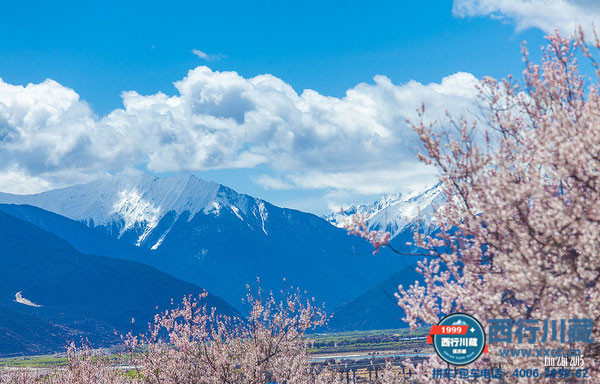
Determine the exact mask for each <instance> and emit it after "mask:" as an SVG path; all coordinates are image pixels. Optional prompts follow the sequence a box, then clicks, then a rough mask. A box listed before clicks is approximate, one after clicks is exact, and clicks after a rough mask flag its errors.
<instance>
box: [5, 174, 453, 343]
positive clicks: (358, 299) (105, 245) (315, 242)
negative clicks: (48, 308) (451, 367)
mask: <svg viewBox="0 0 600 384" xmlns="http://www.w3.org/2000/svg"><path fill="white" fill-rule="evenodd" d="M440 199H441V197H440V194H439V188H438V187H434V188H431V189H428V190H425V191H424V192H423V193H420V194H414V195H407V196H403V195H400V194H397V195H391V196H385V197H384V198H382V200H380V201H378V202H376V203H374V204H371V205H364V206H355V207H352V208H351V209H349V210H346V211H345V212H344V213H343V214H335V215H331V216H328V217H326V218H322V217H318V216H316V215H313V214H309V213H305V212H301V211H297V210H293V209H287V208H280V207H277V206H274V205H272V204H270V203H268V202H266V201H264V200H261V199H257V198H254V197H252V196H249V195H245V194H240V193H237V192H236V191H234V190H232V189H230V188H228V187H226V186H223V185H220V184H217V183H214V182H210V181H204V180H201V179H198V178H196V177H194V176H187V177H171V178H165V179H159V178H156V177H152V176H134V177H110V178H107V179H102V180H98V181H95V182H92V183H88V184H81V185H76V186H72V187H67V188H63V189H57V190H52V191H48V192H44V193H40V194H34V195H13V194H5V193H0V203H1V204H0V211H2V212H5V213H6V214H7V215H6V216H8V215H10V217H12V218H13V219H14V220H19V221H24V222H27V223H28V224H29V225H31V226H33V227H34V228H36V230H39V231H42V232H44V233H48V234H51V235H52V236H54V237H56V238H57V239H59V240H60V241H63V242H64V244H66V245H68V246H69V247H71V249H72V251H73V252H76V253H77V254H79V255H101V256H102V257H104V258H106V259H107V260H112V262H113V263H117V262H118V263H132V264H135V265H142V264H144V267H145V268H149V270H152V271H155V272H157V273H166V274H168V275H165V276H168V277H169V278H170V279H172V280H173V281H177V282H179V283H180V284H189V285H188V286H187V290H189V291H190V292H199V291H200V289H201V288H199V287H202V289H207V290H208V291H209V292H210V293H212V294H215V295H217V296H218V297H223V298H224V299H225V300H226V301H227V302H228V303H230V304H231V305H232V306H233V307H235V308H236V309H237V310H239V311H243V310H244V307H243V305H242V304H241V303H242V302H241V299H242V298H243V297H244V296H245V293H246V284H251V285H256V280H257V278H258V277H259V278H260V285H261V287H262V288H263V289H266V290H273V291H278V290H280V289H281V288H283V287H284V286H290V285H292V286H299V287H300V288H302V289H306V290H307V292H308V293H309V294H310V295H311V296H314V297H315V298H316V301H317V302H319V303H320V302H323V303H325V306H326V309H327V310H328V311H329V312H330V313H331V312H333V313H334V317H333V319H332V321H331V327H330V329H333V330H342V329H343V330H347V329H368V328H372V327H376V328H378V327H391V328H397V327H401V326H405V324H404V323H403V322H402V320H401V319H402V317H403V314H402V311H401V310H400V309H399V307H397V306H396V305H395V304H394V302H393V300H390V294H391V292H394V291H395V290H396V287H397V284H396V283H397V282H399V281H401V282H402V283H403V284H405V285H406V284H410V283H412V282H413V281H414V280H415V278H416V277H418V276H416V275H415V274H414V266H415V263H416V260H417V257H410V256H404V257H403V256H398V255H396V254H394V253H393V252H391V251H389V250H387V249H383V250H382V251H381V252H379V253H378V254H377V255H373V254H372V248H371V246H370V245H369V244H368V243H366V242H365V241H364V240H362V239H360V238H358V237H355V236H348V234H347V233H346V231H345V230H343V229H341V228H338V226H339V225H341V223H342V221H343V220H344V218H346V217H347V216H348V215H349V214H351V213H352V212H358V213H363V214H365V215H367V217H368V223H369V226H370V227H371V228H375V229H382V230H388V231H390V232H392V233H393V235H394V239H393V240H392V242H393V244H394V247H395V248H399V249H402V250H403V251H404V252H417V250H416V249H415V248H414V247H409V246H406V245H405V243H406V241H410V240H411V239H412V233H413V231H414V230H420V229H419V228H422V226H421V224H419V223H418V222H417V221H416V218H417V216H418V214H419V212H420V214H421V215H423V214H425V218H426V220H428V219H427V218H428V217H430V215H429V214H430V212H431V211H432V210H433V209H434V207H435V206H436V204H438V203H439V202H440V201H441V200H440ZM332 224H333V225H332ZM37 243H38V241H37V238H36V237H35V236H32V237H30V244H27V243H23V244H21V246H22V247H25V248H26V247H27V246H34V247H38V249H40V248H39V244H37ZM13 253H14V252H13ZM90 257H91V256H90ZM95 257H98V256H95ZM62 262H63V261H61V260H57V261H56V263H57V264H56V265H57V267H56V268H57V269H60V267H59V266H60V264H61V263H62ZM127 265H129V264H127ZM90 268H92V267H90ZM157 270H160V271H161V272H158V271H157ZM394 271H397V272H396V273H394ZM71 272H73V273H75V271H71ZM65 273H67V274H68V273H70V272H69V271H68V269H67V270H66V271H65ZM77 273H80V271H79V270H78V271H77ZM148 273H149V272H148ZM169 275H170V276H169ZM171 276H172V277H171ZM112 278H113V277H108V276H107V279H112ZM284 279H285V281H284ZM184 281H185V282H186V283H184ZM135 284H137V286H136V288H134V287H131V288H130V289H131V290H134V291H136V292H138V294H141V293H142V292H145V293H146V294H152V292H154V291H155V290H158V291H160V287H158V286H156V285H151V284H146V283H145V282H144V281H143V280H136V281H135ZM172 284H175V283H172ZM178 287H179V288H178V289H181V290H182V291H185V289H184V287H185V286H184V285H181V286H178ZM382 287H385V289H382ZM123 289H128V288H126V287H123ZM15 290H17V291H15ZM12 291H15V292H12ZM18 291H22V295H23V297H24V298H26V299H27V300H30V301H31V302H32V303H37V302H36V300H38V301H40V302H44V300H41V299H40V298H39V297H37V296H35V295H32V293H31V292H29V291H26V290H24V288H19V287H18V286H17V285H14V286H11V288H10V290H9V291H7V292H6V295H7V296H6V297H5V299H6V298H8V299H10V300H13V299H14V295H15V294H16V293H17V292H18ZM167 292H178V293H179V292H180V291H179V290H177V289H174V288H173V289H170V290H166V291H165V292H164V293H165V295H166V293H167ZM177 296H181V294H178V295H175V297H177ZM165 297H166V296H165ZM171 297H173V296H171ZM218 297H215V296H211V298H214V300H216V301H218V300H220V299H219V298H218ZM131 299H134V298H133V297H132V298H131ZM125 301H129V299H128V300H125ZM216 301H215V302H216ZM11 302H12V303H13V304H11V305H14V302H13V301H11ZM142 302H143V300H142ZM219 303H220V304H219V305H220V306H221V307H222V308H223V309H222V310H223V311H224V312H232V311H235V310H233V309H231V307H229V306H228V305H227V304H225V303H224V302H223V303H221V302H219ZM17 304H20V303H17ZM97 304H98V307H99V308H101V307H102V306H103V305H105V303H97ZM42 305H43V304H42ZM17 307H18V308H21V307H28V308H27V310H32V308H37V307H30V306H27V305H25V304H20V306H17ZM40 308H44V307H40ZM126 308H127V305H126V304H124V307H123V310H125V309H126ZM149 308H150V309H151V310H152V311H154V309H155V305H152V306H149ZM38 310H40V309H38ZM377 317H379V320H378V319H377ZM384 318H385V319H384ZM57 319H58V317H57V318H54V319H53V320H52V321H50V323H51V324H54V323H53V322H56V321H58V320H57ZM129 320H130V318H129ZM98 321H99V322H100V323H102V322H103V324H104V323H106V322H104V320H102V319H100V320H98ZM0 326H1V324H0ZM111 326H112V327H113V328H114V327H115V325H111ZM106 328H107V329H108V328H110V326H107V327H106ZM59 338H60V337H59ZM104 341H106V340H104Z"/></svg>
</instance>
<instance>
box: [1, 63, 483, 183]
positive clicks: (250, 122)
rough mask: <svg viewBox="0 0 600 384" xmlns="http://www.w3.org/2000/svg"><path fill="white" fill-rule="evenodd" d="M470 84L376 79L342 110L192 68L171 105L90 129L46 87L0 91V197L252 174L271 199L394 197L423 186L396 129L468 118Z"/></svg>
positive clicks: (140, 99)
mask: <svg viewBox="0 0 600 384" xmlns="http://www.w3.org/2000/svg"><path fill="white" fill-rule="evenodd" d="M476 83H477V79H475V77H473V76H472V75H471V74H468V73H456V74H453V75H450V76H448V77H445V78H444V79H442V81H441V82H440V83H431V84H421V83H418V82H416V81H410V82H408V83H405V84H401V85H397V84H393V83H392V82H391V80H390V79H388V78H387V77H385V76H376V77H375V78H374V83H369V84H368V83H361V84H358V85H356V86H355V87H353V88H351V89H349V90H348V91H347V92H346V95H345V96H344V97H341V98H337V97H329V96H324V95H321V94H319V93H318V92H316V91H313V90H304V91H303V92H302V93H300V94H298V93H297V92H296V91H295V90H294V89H293V88H292V87H291V86H290V85H289V84H287V83H285V82H284V81H283V80H281V79H279V78H276V77H274V76H272V75H260V76H256V77H253V78H244V77H242V76H240V75H239V74H237V73H235V72H217V71H212V70H211V69H209V68H208V67H197V68H195V69H193V70H191V71H190V72H189V73H188V74H187V76H186V77H185V78H183V79H182V80H180V81H178V82H176V83H175V87H176V88H177V90H178V95H175V96H167V95H165V94H163V93H160V92H159V93H156V94H152V95H140V94H138V93H137V92H135V91H131V92H124V93H123V95H122V98H123V108H119V109H116V110H114V111H112V112H111V113H110V114H108V115H107V116H105V117H98V116H97V115H96V114H95V113H94V112H93V111H92V110H91V108H90V107H89V105H88V104H87V103H86V102H85V101H82V100H81V99H80V98H79V96H78V94H77V93H76V92H75V91H74V90H72V89H69V88H67V87H64V86H62V85H60V84H59V83H57V82H55V81H52V80H47V81H45V82H43V83H40V84H29V85H27V86H18V85H11V84H8V83H6V82H3V81H2V80H0V190H5V191H13V192H37V191H39V190H43V189H48V188H52V187H59V186H64V185H69V184H73V183H76V182H84V181H88V180H92V179H95V178H98V177H102V176H105V175H107V174H108V173H121V172H139V169H147V170H148V171H150V172H154V173H162V172H179V171H183V172H189V171H199V170H207V169H223V168H230V169H231V168H252V167H255V166H257V165H260V164H263V165H264V166H266V167H267V168H268V169H271V171H272V172H273V173H272V175H270V176H268V175H263V176H261V177H259V178H258V179H257V180H256V182H257V183H258V184H260V185H262V186H264V187H265V188H274V189H286V188H287V189H298V188H301V189H327V190H337V191H344V190H346V191H352V192H354V193H361V194H362V193H365V194H366V193H383V192H393V191H394V190H396V189H397V188H398V187H400V186H406V185H411V184H415V183H424V180H426V179H427V180H431V177H432V171H431V170H430V169H428V168H426V167H424V166H422V165H421V164H420V163H419V162H418V161H417V159H416V155H415V154H416V150H415V147H416V145H417V141H418V140H417V137H416V135H415V134H414V132H413V131H412V130H411V129H410V127H408V125H407V123H406V121H405V120H406V119H407V118H415V116H416V112H415V111H416V109H417V108H418V107H419V106H420V105H421V102H424V103H425V105H426V106H427V108H428V116H429V117H431V118H438V117H439V118H443V116H444V113H445V111H446V110H449V111H451V112H452V113H455V114H460V113H463V112H465V111H468V110H469V109H470V108H472V107H473V103H474V100H475V94H476V91H475V85H476Z"/></svg>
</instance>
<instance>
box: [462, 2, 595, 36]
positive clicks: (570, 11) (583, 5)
mask: <svg viewBox="0 0 600 384" xmlns="http://www.w3.org/2000/svg"><path fill="white" fill-rule="evenodd" d="M452 12H453V14H454V15H455V16H458V17H475V16H489V17H492V18H496V19H501V20H512V21H513V22H514V23H515V25H516V28H517V30H523V29H527V28H538V29H541V30H542V31H544V32H547V33H552V32H554V31H555V30H556V29H559V30H560V31H561V32H563V33H566V34H573V33H574V32H575V31H576V30H577V28H578V26H580V25H581V27H582V28H583V29H584V31H585V32H586V33H587V36H588V37H593V33H592V32H593V25H595V26H597V27H598V26H600V3H599V2H597V1H596V0H571V1H567V0H454V5H453V9H452Z"/></svg>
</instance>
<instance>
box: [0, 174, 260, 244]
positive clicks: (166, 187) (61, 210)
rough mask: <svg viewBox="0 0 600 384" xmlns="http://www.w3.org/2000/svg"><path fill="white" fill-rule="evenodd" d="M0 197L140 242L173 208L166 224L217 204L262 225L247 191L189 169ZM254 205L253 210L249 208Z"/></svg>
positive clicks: (214, 209)
mask: <svg viewBox="0 0 600 384" xmlns="http://www.w3.org/2000/svg"><path fill="white" fill-rule="evenodd" d="M0 203H8V204H29V205H33V206H37V207H39V208H42V209H45V210H48V211H51V212H55V213H58V214H60V215H63V216H66V217H68V218H70V219H73V220H78V221H83V222H85V223H87V224H88V225H90V226H102V227H106V228H107V230H108V231H109V232H111V233H113V235H116V236H117V237H122V236H123V235H124V234H125V233H128V232H132V231H133V232H134V233H135V239H134V243H135V244H136V245H138V246H140V245H143V244H144V242H145V241H146V240H147V239H149V237H151V236H150V234H153V232H154V231H155V230H156V229H157V228H158V227H159V224H160V223H161V221H162V220H163V218H165V215H167V214H168V213H174V219H172V220H171V224H170V225H172V223H174V222H175V221H176V219H177V218H178V217H179V216H181V215H182V214H183V213H184V212H187V213H189V216H188V221H191V220H192V219H193V218H194V216H195V215H197V214H198V213H202V214H205V215H209V214H210V215H217V216H218V215H220V214H221V212H222V210H223V209H228V210H229V211H231V213H232V214H233V215H235V216H237V217H238V218H239V219H240V220H242V221H244V216H246V215H248V214H254V212H256V214H258V215H259V217H260V220H261V221H262V230H263V232H265V234H266V233H267V231H266V230H265V223H264V220H266V216H267V214H266V208H265V206H264V203H262V202H261V201H259V200H255V199H252V198H251V197H249V196H246V195H242V194H238V193H237V192H235V191H233V190H231V189H230V188H227V187H225V186H222V185H220V184H217V183H215V182H212V181H205V180H202V179H199V178H197V177H195V176H193V175H190V176H176V177H170V178H157V177H154V176H148V175H142V176H113V177H109V178H105V179H100V180H96V181H93V182H91V183H87V184H80V185H74V186H72V187H67V188H62V189H57V190H52V191H48V192H43V193H39V194H35V195H12V194H2V193H0ZM251 205H254V212H250V210H251V208H252V207H251ZM170 225H169V226H167V227H166V228H165V227H164V225H163V226H161V231H163V232H162V233H161V234H160V235H159V236H158V240H156V238H157V236H154V235H156V234H154V235H153V236H152V237H153V238H154V243H153V244H148V246H150V247H151V248H152V249H156V248H158V247H159V246H160V245H161V243H162V241H163V240H164V238H165V235H166V234H167V233H168V232H169V230H170V229H171V228H170Z"/></svg>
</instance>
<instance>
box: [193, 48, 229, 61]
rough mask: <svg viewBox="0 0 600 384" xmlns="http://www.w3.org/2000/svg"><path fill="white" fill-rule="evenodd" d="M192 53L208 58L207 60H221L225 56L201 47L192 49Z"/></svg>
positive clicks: (201, 57)
mask: <svg viewBox="0 0 600 384" xmlns="http://www.w3.org/2000/svg"><path fill="white" fill-rule="evenodd" d="M192 54H194V55H196V56H198V57H199V58H200V59H202V60H206V61H214V60H221V59H222V58H224V57H225V55H222V54H220V53H219V54H217V55H213V54H212V53H206V52H204V51H201V50H199V49H192Z"/></svg>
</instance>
